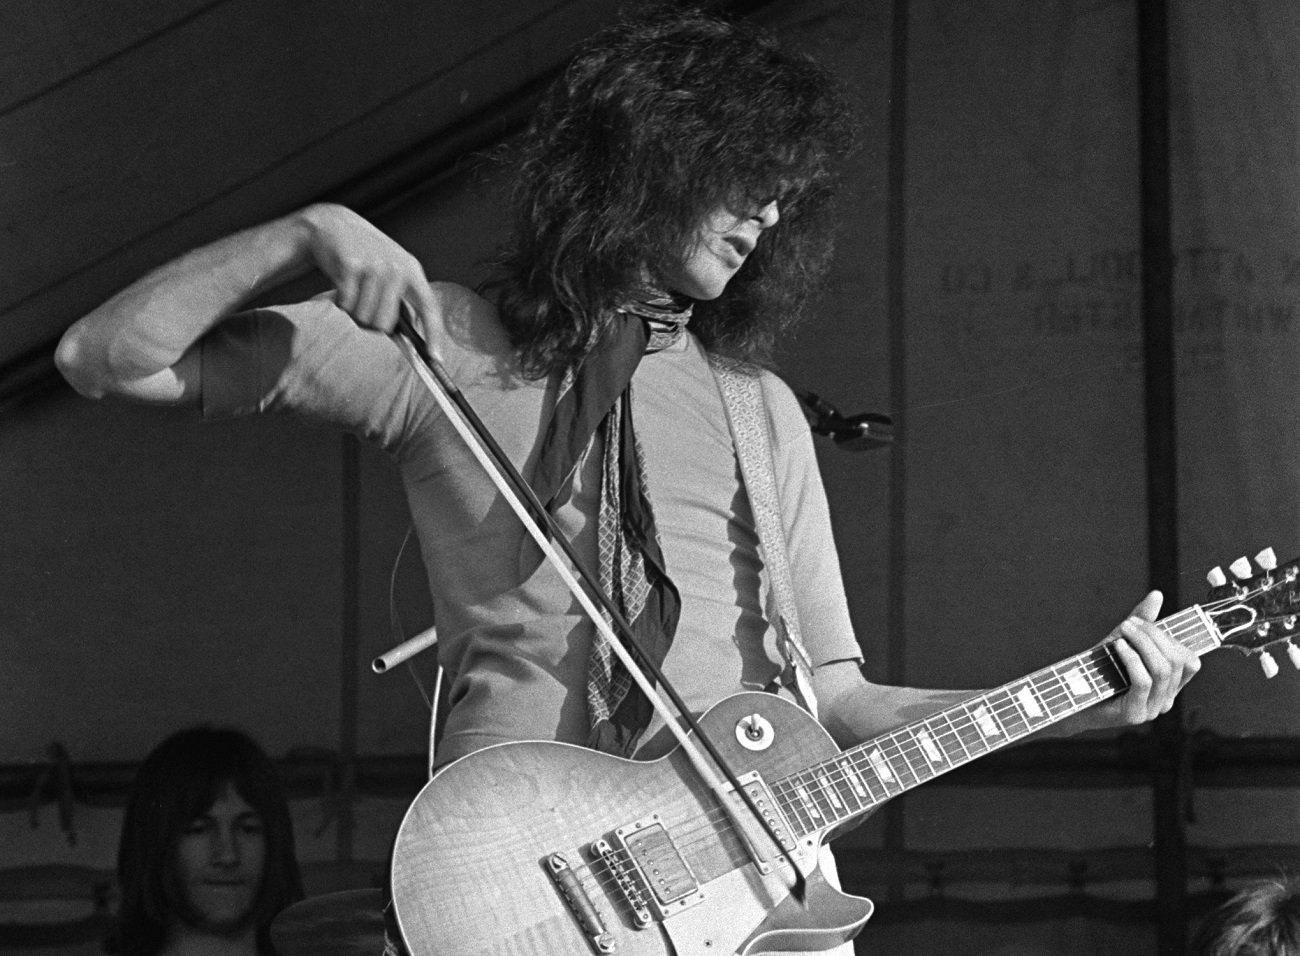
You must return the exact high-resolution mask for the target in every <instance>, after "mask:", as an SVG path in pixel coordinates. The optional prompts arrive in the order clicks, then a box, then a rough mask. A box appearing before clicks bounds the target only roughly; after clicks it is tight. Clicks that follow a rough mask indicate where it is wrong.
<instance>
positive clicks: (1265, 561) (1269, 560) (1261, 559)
mask: <svg viewBox="0 0 1300 956" xmlns="http://www.w3.org/2000/svg"><path fill="white" fill-rule="evenodd" d="M1255 563H1256V564H1258V565H1259V566H1260V567H1261V568H1263V569H1264V570H1265V571H1272V570H1274V569H1275V568H1276V567H1277V554H1276V553H1274V551H1273V549H1272V548H1265V549H1264V550H1263V551H1261V552H1260V553H1259V554H1257V555H1255Z"/></svg>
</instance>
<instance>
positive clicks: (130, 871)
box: [105, 726, 303, 956]
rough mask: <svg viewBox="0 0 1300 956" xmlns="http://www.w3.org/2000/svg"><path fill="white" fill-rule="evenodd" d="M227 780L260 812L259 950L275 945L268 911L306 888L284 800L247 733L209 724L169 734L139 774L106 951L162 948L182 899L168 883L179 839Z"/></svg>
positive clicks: (126, 821)
mask: <svg viewBox="0 0 1300 956" xmlns="http://www.w3.org/2000/svg"><path fill="white" fill-rule="evenodd" d="M227 785H233V786H234V788H235V791H236V792H237V793H238V794H239V795H240V796H241V797H243V798H244V800H245V801H247V803H248V804H249V806H251V807H252V808H253V809H254V810H256V811H257V813H258V815H259V816H260V817H261V818H262V825H263V828H264V833H265V835H266V864H265V870H264V871H263V874H262V884H261V888H260V890H259V892H258V896H257V900H256V904H255V912H254V914H253V921H254V925H255V926H256V927H257V942H258V949H259V951H260V952H262V953H273V952H274V950H273V949H272V947H271V938H270V925H271V920H272V918H274V917H275V915H276V914H277V913H279V912H280V911H281V910H282V909H284V908H285V907H286V906H289V905H290V904H291V903H295V902H297V901H298V900H300V899H302V895H303V892H302V877H301V875H300V873H299V869H298V860H297V856H296V855H295V852H294V840H293V821H292V820H291V819H290V816H289V805H288V803H287V802H286V800H285V796H284V791H283V789H282V787H281V784H280V778H279V776H278V774H277V772H276V769H275V765H274V764H273V763H272V762H271V760H270V758H269V757H267V755H266V753H265V752H264V751H263V750H262V748H261V747H259V746H258V745H257V743H256V742H254V741H253V739H252V738H251V737H249V736H248V735H246V734H244V733H243V732H242V731H239V730H234V729H230V728H220V727H208V726H199V727H191V728H189V729H186V730H182V731H178V732H177V733H175V734H172V735H171V736H170V737H168V738H167V739H166V740H164V741H163V742H162V743H161V744H159V745H158V746H157V747H155V748H154V750H153V751H152V752H151V753H150V754H149V756H148V757H146V758H145V760H144V762H143V763H142V764H141V765H140V769H139V771H138V773H137V774H136V778H135V784H134V786H133V788H132V791H131V796H130V799H129V800H128V802H127V806H126V815H125V817H124V818H123V822H122V836H121V842H120V845H119V847H118V857H117V873H118V881H119V884H120V886H121V894H122V895H121V903H120V906H119V908H118V917H117V927H116V931H115V933H114V935H113V937H112V938H111V939H110V940H109V941H108V943H107V945H106V946H105V948H106V949H107V950H108V951H109V952H112V953H118V954H121V956H152V954H155V953H157V952H158V951H159V950H160V949H161V948H162V946H163V944H164V943H165V942H166V933H167V926H168V918H169V914H170V913H173V912H175V911H176V909H177V907H178V905H179V902H178V901H177V900H176V899H174V898H173V896H174V892H173V888H172V886H171V875H172V873H173V872H174V869H175V857H176V845H177V841H178V840H179V839H180V836H181V834H182V833H183V832H184V831H185V828H186V827H187V826H188V825H189V824H190V823H191V821H193V820H194V819H195V818H196V817H198V816H199V815H201V814H203V813H205V812H207V810H208V808H209V807H211V806H212V804H213V803H214V802H215V801H216V799H217V796H218V795H219V794H220V793H221V791H222V790H223V789H224V788H225V787H226V786H227Z"/></svg>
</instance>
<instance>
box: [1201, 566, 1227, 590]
mask: <svg viewBox="0 0 1300 956" xmlns="http://www.w3.org/2000/svg"><path fill="white" fill-rule="evenodd" d="M1205 580H1207V581H1209V582H1210V587H1212V588H1221V587H1223V586H1224V585H1225V584H1227V583H1228V576H1227V575H1226V574H1224V573H1223V568H1220V567H1217V566H1216V567H1213V568H1210V573H1209V574H1207V575H1206V576H1205Z"/></svg>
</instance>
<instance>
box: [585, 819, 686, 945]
mask: <svg viewBox="0 0 1300 956" xmlns="http://www.w3.org/2000/svg"><path fill="white" fill-rule="evenodd" d="M614 841H615V843H616V844H617V845H618V847H619V848H620V849H621V851H622V865H621V867H620V869H619V871H618V872H621V873H623V874H624V875H628V871H629V870H630V871H631V872H632V873H634V874H635V877H636V883H637V884H639V886H633V887H632V888H633V889H634V890H639V892H637V893H636V897H635V898H636V902H635V903H634V904H633V909H634V910H635V909H636V907H637V906H638V905H639V906H640V907H641V909H642V910H645V911H648V912H649V914H650V915H651V916H653V917H654V918H656V919H659V920H665V919H667V918H668V917H669V916H672V915H673V914H674V913H680V912H681V911H682V910H684V909H686V908H687V907H690V906H694V905H695V904H696V903H698V902H700V901H701V900H702V899H704V894H703V893H702V892H701V891H700V884H699V881H698V880H697V879H696V878H695V874H694V873H692V872H691V868H690V866H689V865H688V864H687V862H686V860H685V859H684V858H683V857H682V855H681V853H679V852H678V850H677V846H676V844H674V843H673V839H672V837H671V836H669V834H668V831H667V829H665V828H664V825H663V821H662V820H661V819H660V817H659V814H657V813H655V814H652V815H651V816H649V817H646V818H644V819H642V820H638V821H636V822H635V823H632V824H629V825H628V826H625V827H619V828H618V829H617V830H615V831H614ZM602 842H603V841H602ZM620 885H621V884H620ZM629 902H631V898H630V897H629ZM647 922H648V921H647Z"/></svg>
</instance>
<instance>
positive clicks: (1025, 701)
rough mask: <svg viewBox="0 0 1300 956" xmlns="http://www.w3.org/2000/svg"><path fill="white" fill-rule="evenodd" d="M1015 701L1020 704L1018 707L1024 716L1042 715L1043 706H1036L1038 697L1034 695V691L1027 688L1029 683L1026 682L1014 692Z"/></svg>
mask: <svg viewBox="0 0 1300 956" xmlns="http://www.w3.org/2000/svg"><path fill="white" fill-rule="evenodd" d="M1016 702H1017V703H1018V704H1020V709H1021V711H1023V712H1024V714H1025V716H1026V717H1041V716H1043V708H1041V707H1039V706H1038V699H1037V698H1036V697H1034V692H1033V691H1032V690H1030V689H1029V685H1027V684H1026V685H1025V686H1024V687H1021V688H1020V690H1018V691H1017V692H1016Z"/></svg>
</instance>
